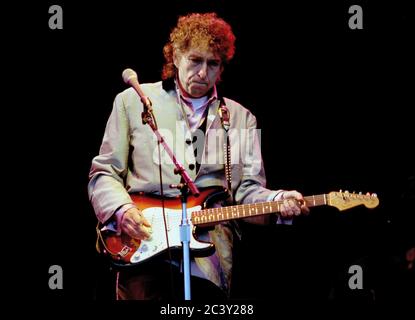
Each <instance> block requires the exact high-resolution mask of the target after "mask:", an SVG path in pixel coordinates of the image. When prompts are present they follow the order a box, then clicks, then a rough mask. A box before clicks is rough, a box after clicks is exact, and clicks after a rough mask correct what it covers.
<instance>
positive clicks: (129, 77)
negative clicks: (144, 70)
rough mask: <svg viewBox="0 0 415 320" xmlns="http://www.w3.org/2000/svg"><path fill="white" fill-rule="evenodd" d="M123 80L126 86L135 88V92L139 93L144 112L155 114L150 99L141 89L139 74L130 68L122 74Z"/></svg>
mask: <svg viewBox="0 0 415 320" xmlns="http://www.w3.org/2000/svg"><path fill="white" fill-rule="evenodd" d="M122 78H123V80H124V82H125V83H126V84H128V85H130V86H131V87H133V88H134V90H135V91H136V92H137V93H138V95H139V96H140V99H141V102H142V103H143V105H144V111H145V112H148V111H150V112H153V108H152V104H151V101H150V99H149V98H148V97H147V96H146V95H145V94H144V92H143V90H141V88H140V84H139V83H138V77H137V73H136V72H135V71H134V70H133V69H130V68H128V69H125V70H124V71H123V72H122Z"/></svg>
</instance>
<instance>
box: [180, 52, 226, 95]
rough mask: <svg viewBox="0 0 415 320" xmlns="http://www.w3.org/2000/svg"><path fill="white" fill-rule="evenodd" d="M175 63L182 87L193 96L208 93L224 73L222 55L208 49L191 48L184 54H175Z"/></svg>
mask: <svg viewBox="0 0 415 320" xmlns="http://www.w3.org/2000/svg"><path fill="white" fill-rule="evenodd" d="M174 65H175V66H176V68H177V70H178V74H179V81H180V85H181V87H182V89H183V90H184V91H185V93H187V95H188V96H190V97H193V98H199V97H202V96H204V95H206V93H207V92H208V91H209V90H210V89H211V88H212V87H213V86H214V85H215V83H216V81H217V80H218V79H219V77H220V74H221V73H222V63H221V59H220V57H219V56H218V55H216V54H214V53H212V52H211V51H207V50H201V49H190V50H189V51H187V52H186V53H184V54H180V55H175V56H174Z"/></svg>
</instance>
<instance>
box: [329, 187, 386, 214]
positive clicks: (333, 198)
mask: <svg viewBox="0 0 415 320" xmlns="http://www.w3.org/2000/svg"><path fill="white" fill-rule="evenodd" d="M328 205H330V206H333V207H336V208H337V209H339V210H340V211H342V210H346V209H350V208H353V207H356V206H359V205H364V206H365V207H366V208H369V209H373V208H376V207H377V206H378V205H379V198H378V197H377V195H376V193H372V194H370V193H367V194H362V193H361V192H360V193H354V192H353V193H350V192H348V191H345V192H342V190H340V191H339V192H335V191H333V192H330V193H329V194H328Z"/></svg>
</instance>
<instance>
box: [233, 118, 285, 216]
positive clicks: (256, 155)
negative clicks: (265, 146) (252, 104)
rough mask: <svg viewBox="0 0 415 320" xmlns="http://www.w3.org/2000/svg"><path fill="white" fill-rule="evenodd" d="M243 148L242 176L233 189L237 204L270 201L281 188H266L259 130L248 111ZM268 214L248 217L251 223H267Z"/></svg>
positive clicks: (254, 119)
mask: <svg viewBox="0 0 415 320" xmlns="http://www.w3.org/2000/svg"><path fill="white" fill-rule="evenodd" d="M242 136H243V140H244V141H243V148H242V150H243V151H242V154H241V158H240V159H241V162H242V178H241V183H240V184H239V186H238V187H237V189H236V190H235V191H234V192H235V193H234V194H235V201H236V203H238V204H244V203H255V202H266V201H272V200H274V198H275V197H276V196H278V195H279V194H280V193H281V192H282V190H270V189H268V188H266V178H265V170H264V165H263V161H262V155H261V139H260V130H258V129H257V122H256V118H255V116H254V115H252V114H251V113H248V118H247V130H245V133H243V134H242ZM268 218H269V216H268V215H266V216H260V217H258V218H248V219H249V220H248V219H247V220H248V221H250V222H253V223H268Z"/></svg>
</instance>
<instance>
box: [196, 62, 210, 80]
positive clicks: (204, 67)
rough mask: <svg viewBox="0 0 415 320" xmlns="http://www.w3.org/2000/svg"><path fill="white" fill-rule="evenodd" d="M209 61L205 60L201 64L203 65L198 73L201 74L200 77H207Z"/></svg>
mask: <svg viewBox="0 0 415 320" xmlns="http://www.w3.org/2000/svg"><path fill="white" fill-rule="evenodd" d="M207 72H208V71H207V63H206V62H204V63H202V65H201V67H200V70H199V72H198V75H199V77H200V78H201V79H205V78H206V77H207Z"/></svg>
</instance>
